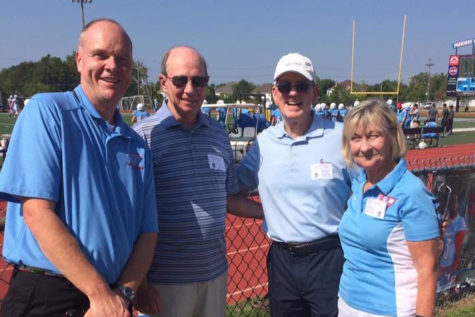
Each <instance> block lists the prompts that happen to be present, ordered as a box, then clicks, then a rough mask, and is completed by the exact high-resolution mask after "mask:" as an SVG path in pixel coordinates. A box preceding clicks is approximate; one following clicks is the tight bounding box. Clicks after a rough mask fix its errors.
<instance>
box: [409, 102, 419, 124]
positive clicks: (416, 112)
mask: <svg viewBox="0 0 475 317" xmlns="http://www.w3.org/2000/svg"><path fill="white" fill-rule="evenodd" d="M412 120H419V105H418V104H417V103H415V104H413V105H412V109H411V121H412Z"/></svg>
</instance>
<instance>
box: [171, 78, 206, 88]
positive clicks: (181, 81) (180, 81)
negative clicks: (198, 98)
mask: <svg viewBox="0 0 475 317" xmlns="http://www.w3.org/2000/svg"><path fill="white" fill-rule="evenodd" d="M167 78H169V79H171V80H172V83H173V85H175V87H177V88H183V87H185V86H186V84H187V83H188V79H190V80H191V84H192V85H193V87H195V88H203V87H205V86H206V85H208V80H209V76H192V77H187V76H173V77H168V76H167Z"/></svg>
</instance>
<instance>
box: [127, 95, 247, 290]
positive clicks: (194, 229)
mask: <svg viewBox="0 0 475 317" xmlns="http://www.w3.org/2000/svg"><path fill="white" fill-rule="evenodd" d="M198 118H199V119H198V122H197V123H196V125H195V127H194V128H193V129H192V130H191V131H188V130H186V129H184V128H183V126H182V125H181V124H180V123H178V122H177V121H176V119H175V118H174V117H173V116H172V114H171V113H170V110H169V108H168V106H167V104H166V103H164V105H163V106H162V107H161V108H160V110H158V112H156V113H155V114H154V115H152V116H150V117H148V118H146V119H144V120H142V121H140V122H139V123H137V124H136V125H134V129H135V130H136V131H137V132H138V133H139V134H140V135H141V136H142V137H143V138H144V139H145V140H146V142H147V143H148V144H149V145H150V148H151V150H152V153H153V164H154V172H155V184H156V187H157V194H156V195H157V196H156V197H157V205H158V207H157V209H158V211H159V223H160V232H159V235H158V242H157V247H156V250H155V257H154V260H153V263H152V266H151V268H150V272H149V274H148V280H149V281H150V282H152V283H162V284H184V283H195V282H202V281H210V280H212V279H214V278H216V277H218V276H219V275H222V274H223V273H224V272H226V270H227V260H226V243H225V240H224V230H225V219H226V199H227V196H230V195H234V194H236V193H238V192H239V186H238V183H237V179H236V171H235V169H234V167H233V163H234V159H233V154H232V150H231V145H230V143H229V138H228V135H227V133H226V131H225V129H224V128H223V127H222V126H221V125H220V124H219V123H218V122H216V121H215V120H214V119H212V118H210V117H208V116H206V115H204V114H202V113H199V117H198Z"/></svg>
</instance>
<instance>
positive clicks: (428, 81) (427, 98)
mask: <svg viewBox="0 0 475 317" xmlns="http://www.w3.org/2000/svg"><path fill="white" fill-rule="evenodd" d="M434 65H435V64H434V63H432V59H431V58H429V60H428V62H427V64H426V66H427V67H428V68H429V72H428V76H427V92H426V102H429V92H430V68H431V67H432V66H434Z"/></svg>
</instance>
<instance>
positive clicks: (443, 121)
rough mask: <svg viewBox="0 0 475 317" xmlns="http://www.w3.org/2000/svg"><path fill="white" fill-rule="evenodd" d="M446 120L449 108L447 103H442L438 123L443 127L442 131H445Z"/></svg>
mask: <svg viewBox="0 0 475 317" xmlns="http://www.w3.org/2000/svg"><path fill="white" fill-rule="evenodd" d="M448 120H449V110H448V109H447V104H446V103H444V104H443V105H442V118H441V120H440V125H441V126H442V127H443V128H444V133H446V132H447V126H448Z"/></svg>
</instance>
